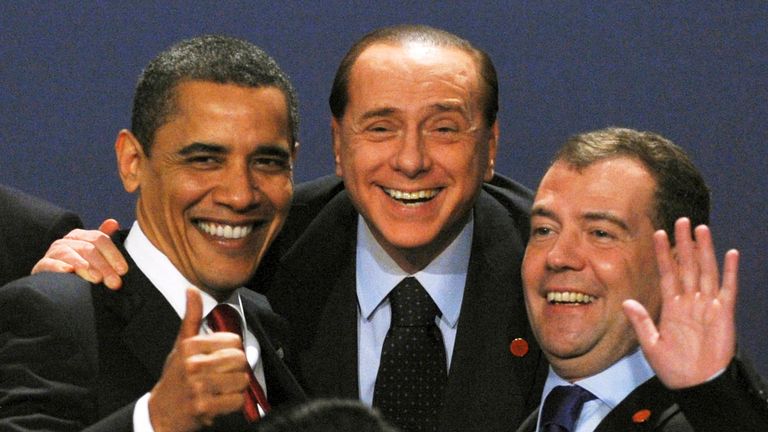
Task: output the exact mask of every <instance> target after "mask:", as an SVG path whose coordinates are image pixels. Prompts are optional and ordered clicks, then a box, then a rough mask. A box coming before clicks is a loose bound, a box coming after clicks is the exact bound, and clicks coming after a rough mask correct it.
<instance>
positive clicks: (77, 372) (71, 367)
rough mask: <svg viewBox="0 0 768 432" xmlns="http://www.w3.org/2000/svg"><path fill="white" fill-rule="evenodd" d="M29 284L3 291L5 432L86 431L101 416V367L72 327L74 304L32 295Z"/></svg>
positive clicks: (0, 417) (0, 350) (0, 376)
mask: <svg viewBox="0 0 768 432" xmlns="http://www.w3.org/2000/svg"><path fill="white" fill-rule="evenodd" d="M29 279H30V278H24V279H20V280H18V281H16V282H13V283H11V284H9V285H6V286H5V287H3V288H0V305H2V313H0V429H3V430H30V429H45V430H56V431H69V430H73V431H74V430H80V429H82V428H83V427H84V426H85V425H86V424H88V423H89V422H90V419H91V416H92V415H94V414H95V412H96V410H95V408H96V407H95V401H94V398H93V396H92V394H91V393H90V392H89V388H90V387H91V381H92V380H93V379H94V378H93V377H94V376H95V368H96V364H94V362H93V361H92V360H91V359H89V358H88V355H87V353H88V352H89V351H88V350H87V349H84V347H83V342H84V341H82V340H79V339H80V338H79V334H78V332H77V331H75V329H74V328H73V327H72V326H70V325H69V324H70V322H72V320H73V317H72V316H71V315H72V312H73V311H68V310H66V307H64V306H65V305H66V303H68V302H64V305H61V306H59V305H57V304H56V302H54V301H52V298H50V297H49V296H46V295H43V294H41V293H40V292H39V291H37V290H33V289H29V287H28V286H27V285H26V282H27V281H28V280H29ZM81 295H83V296H84V297H89V296H88V291H87V290H85V291H84V292H81Z"/></svg>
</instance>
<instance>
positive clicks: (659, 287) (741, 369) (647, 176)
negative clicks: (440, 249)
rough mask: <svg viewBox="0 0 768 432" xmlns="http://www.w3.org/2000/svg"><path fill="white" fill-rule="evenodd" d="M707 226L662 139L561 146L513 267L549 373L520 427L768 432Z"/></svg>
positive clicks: (693, 185)
mask: <svg viewBox="0 0 768 432" xmlns="http://www.w3.org/2000/svg"><path fill="white" fill-rule="evenodd" d="M708 221H709V191H708V189H707V186H706V185H705V183H704V180H703V179H702V178H701V175H700V174H699V173H698V171H697V170H696V168H695V167H694V166H693V164H692V163H691V161H690V160H689V159H688V157H687V156H686V155H685V153H683V151H682V150H681V149H680V148H678V147H677V146H675V145H674V144H672V143H671V142H670V141H668V140H666V139H664V138H663V137H661V136H659V135H656V134H653V133H648V132H637V131H634V130H630V129H617V128H613V129H606V130H601V131H596V132H592V133H587V134H582V135H577V136H575V137H574V138H572V139H570V140H569V141H568V142H567V143H566V145H565V146H564V147H563V148H562V149H561V150H560V152H559V153H558V155H557V156H556V157H555V162H554V163H553V164H552V165H551V167H550V168H549V170H548V171H547V173H546V174H545V176H544V178H543V179H542V181H541V184H540V185H539V189H538V191H537V193H536V197H535V199H534V203H533V208H532V216H531V237H530V240H529V243H528V246H527V248H526V253H525V259H524V261H523V282H524V286H525V294H526V305H527V308H528V312H529V316H530V319H531V325H532V326H533V330H534V333H535V334H536V338H537V339H538V341H539V343H540V345H541V348H542V350H543V351H544V352H545V354H546V356H547V358H548V359H549V362H550V365H551V370H550V373H549V377H548V378H547V381H546V384H545V386H544V391H543V397H542V400H543V401H544V403H543V406H542V409H541V410H537V411H536V412H535V413H534V414H533V415H532V416H531V417H530V418H529V419H528V420H527V421H526V423H525V424H524V425H523V426H522V427H521V428H520V429H519V431H520V432H528V431H551V430H557V431H568V432H585V431H593V430H594V431H624V430H641V428H642V430H653V431H725V430H734V431H736V430H738V431H764V430H768V401H766V397H765V386H764V385H763V384H762V382H760V380H759V379H758V378H757V377H756V375H754V372H753V371H751V370H750V369H749V368H748V367H746V366H745V365H744V364H742V363H741V362H740V361H739V360H738V359H735V351H736V342H735V340H736V336H735V323H734V314H735V303H736V289H737V286H736V285H737V284H736V270H737V267H738V254H737V252H736V251H729V252H728V253H727V254H726V257H725V261H724V272H723V279H722V285H721V284H720V280H719V276H718V268H717V261H716V259H715V254H714V248H713V246H712V239H711V235H710V233H709V230H708V228H707V227H706V226H705V225H703V224H706V223H708ZM692 226H696V229H695V238H692V229H691V227H692ZM666 233H669V234H670V237H671V243H672V246H670V240H669V239H668V238H667V234H666ZM641 346H642V350H641V349H640V347H641ZM566 401H571V402H573V403H569V402H566ZM575 401H578V403H577V402H575ZM566 406H567V407H569V409H568V410H567V411H566V410H564V407H566ZM566 423H568V424H566ZM552 428H555V429H552Z"/></svg>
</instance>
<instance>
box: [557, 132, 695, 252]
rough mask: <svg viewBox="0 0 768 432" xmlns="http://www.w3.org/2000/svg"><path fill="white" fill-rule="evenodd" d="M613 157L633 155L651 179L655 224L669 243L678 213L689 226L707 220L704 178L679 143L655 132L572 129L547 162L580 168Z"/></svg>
mask: <svg viewBox="0 0 768 432" xmlns="http://www.w3.org/2000/svg"><path fill="white" fill-rule="evenodd" d="M616 157H628V158H633V159H635V160H637V161H638V162H640V163H641V164H642V165H643V166H644V167H645V169H647V170H648V172H649V173H650V174H651V176H653V178H654V180H656V193H655V196H654V199H655V209H654V214H653V215H652V216H653V223H654V228H656V229H663V230H665V231H666V232H667V235H668V236H669V239H670V242H671V243H672V244H674V242H675V221H677V219H679V218H681V217H687V218H689V219H690V220H691V228H694V227H696V226H698V225H701V224H709V212H710V192H709V188H708V187H707V184H706V183H705V182H704V178H703V177H702V176H701V173H700V172H699V171H698V170H697V169H696V166H695V165H694V164H693V162H692V161H691V159H690V158H689V157H688V155H687V154H686V153H685V151H683V149H682V148H680V147H679V146H677V145H676V144H675V143H673V142H672V141H670V140H668V139H666V138H664V137H663V136H661V135H659V134H656V133H653V132H641V131H637V130H633V129H626V128H617V127H610V128H606V129H601V130H598V131H594V132H587V133H583V134H578V135H574V136H572V137H571V138H569V139H568V141H566V143H565V145H563V147H562V148H561V149H560V150H559V151H558V152H557V154H556V155H555V158H554V160H553V162H552V163H553V164H554V163H556V162H558V161H562V162H565V163H567V164H568V165H570V166H573V167H575V168H576V169H578V170H582V169H584V168H587V167H589V166H590V165H592V164H594V163H595V162H598V161H601V160H604V159H609V158H616Z"/></svg>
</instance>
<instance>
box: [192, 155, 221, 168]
mask: <svg viewBox="0 0 768 432" xmlns="http://www.w3.org/2000/svg"><path fill="white" fill-rule="evenodd" d="M186 162H187V163H188V164H190V165H193V166H195V167H197V168H213V167H215V166H218V165H220V164H221V163H222V159H221V158H220V157H217V156H211V155H196V156H190V157H188V158H186Z"/></svg>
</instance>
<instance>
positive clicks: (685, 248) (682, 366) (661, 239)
mask: <svg viewBox="0 0 768 432" xmlns="http://www.w3.org/2000/svg"><path fill="white" fill-rule="evenodd" d="M690 227H691V223H690V221H689V220H688V219H687V218H681V219H679V220H678V221H677V222H676V223H675V239H676V243H677V244H676V246H675V248H674V253H673V252H672V249H671V247H670V244H669V239H668V237H667V235H666V233H665V232H664V231H657V232H656V233H655V234H654V242H655V249H656V259H657V262H658V267H659V275H660V280H661V287H660V288H661V296H662V307H661V316H660V319H659V322H658V327H657V326H656V325H655V324H654V322H653V320H652V318H651V317H650V316H649V315H648V313H647V311H646V310H645V308H644V307H643V306H642V305H641V304H640V303H638V302H637V301H635V300H627V301H625V302H624V304H623V306H624V313H625V314H626V315H627V317H628V318H629V320H630V322H631V323H632V326H633V327H634V329H635V333H636V334H637V337H638V340H639V342H640V346H641V347H642V349H643V352H644V353H645V356H646V358H647V359H648V362H649V363H650V365H651V367H652V368H653V370H654V371H655V372H656V375H657V376H658V377H659V379H660V380H661V381H662V382H663V383H664V385H666V386H667V387H668V388H671V389H680V388H685V387H692V386H694V385H698V384H701V383H703V382H705V381H706V380H708V379H709V378H711V377H712V376H713V375H714V374H716V373H717V372H718V371H720V370H722V369H724V368H726V367H727V366H728V364H729V363H730V361H731V359H732V358H733V356H734V355H735V351H736V324H735V306H736V294H737V290H738V281H737V271H738V266H739V265H738V262H739V254H738V251H736V250H729V251H728V252H727V253H726V254H725V260H724V264H723V279H722V285H721V284H720V278H719V274H718V267H717V259H716V258H715V251H714V246H713V244H712V235H711V233H710V231H709V228H708V227H706V226H704V225H700V226H698V227H696V229H695V241H694V239H692V238H691V229H690Z"/></svg>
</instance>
